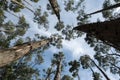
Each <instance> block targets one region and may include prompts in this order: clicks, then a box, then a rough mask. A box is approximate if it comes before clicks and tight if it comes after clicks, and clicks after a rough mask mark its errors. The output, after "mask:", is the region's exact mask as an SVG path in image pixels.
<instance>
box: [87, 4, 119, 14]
mask: <svg viewBox="0 0 120 80" xmlns="http://www.w3.org/2000/svg"><path fill="white" fill-rule="evenodd" d="M117 7H120V3H118V4H115V5H112V6H109V7H107V8H105V9H101V10H98V11H95V12H92V13H90V14H87V15H93V14H96V13H99V12H103V11H106V10H109V9H113V8H117Z"/></svg>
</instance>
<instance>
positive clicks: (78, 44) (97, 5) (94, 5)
mask: <svg viewBox="0 0 120 80" xmlns="http://www.w3.org/2000/svg"><path fill="white" fill-rule="evenodd" d="M77 1H78V0H76V2H77ZM103 1H104V0H86V1H85V5H86V12H87V13H91V12H94V11H96V10H99V9H102V3H103ZM46 3H48V1H47V0H40V2H39V3H38V4H40V5H42V9H43V10H44V9H45V8H46V5H44V4H46ZM58 3H59V4H60V8H63V2H62V1H60V0H58ZM31 4H32V5H34V4H33V3H31ZM33 7H38V6H37V5H35V6H33ZM33 7H31V9H33ZM117 11H119V9H118V10H117ZM21 13H22V14H25V17H26V19H27V22H29V23H30V28H29V30H28V31H27V32H26V34H25V35H24V36H23V37H24V38H25V37H27V36H29V37H31V38H33V37H34V34H36V33H38V34H40V35H46V36H50V34H53V33H55V30H54V29H53V27H54V25H55V24H56V22H57V18H56V16H55V15H52V16H49V17H48V20H49V21H50V22H49V26H50V29H49V30H48V31H46V30H45V29H38V24H36V23H34V22H33V21H32V18H33V17H32V16H33V15H31V14H29V11H28V10H26V9H24V10H22V12H21ZM21 13H19V14H18V15H22V14H21ZM60 14H61V20H62V21H63V22H64V23H65V24H70V25H73V26H77V21H76V17H75V16H76V15H77V14H75V13H72V12H65V11H64V10H63V11H61V13H60ZM8 15H9V14H8ZM9 18H12V16H10V17H9ZM98 18H100V20H103V18H102V15H101V14H100V13H98V14H95V15H93V16H92V18H91V22H96V20H97V19H98ZM13 20H14V19H13ZM14 21H15V20H14ZM84 38H85V35H83V36H82V37H80V38H77V39H74V40H71V41H66V40H63V42H62V44H63V48H62V49H61V50H58V49H55V48H54V47H51V48H50V49H48V50H46V51H45V52H44V59H45V61H46V62H44V63H43V64H42V65H41V68H45V67H46V68H47V67H49V65H50V61H51V59H52V55H53V53H56V52H58V51H63V52H64V53H65V56H67V57H66V60H67V61H70V60H74V59H79V57H80V56H81V55H84V54H89V55H90V57H91V58H93V55H94V54H95V52H94V50H93V48H90V46H89V45H88V44H87V43H86V42H85V40H84ZM14 41H16V39H15V40H13V41H12V42H14ZM48 64H49V65H48ZM37 67H39V66H37ZM95 70H96V69H95ZM67 71H68V69H66V70H65V72H64V73H63V74H67ZM79 74H80V76H82V77H81V80H88V78H89V80H92V77H91V72H90V71H89V70H82V69H80V72H79ZM107 74H108V75H111V74H110V73H109V71H107ZM109 77H110V78H111V80H116V78H115V77H114V76H113V75H112V76H109ZM75 80H77V79H75Z"/></svg>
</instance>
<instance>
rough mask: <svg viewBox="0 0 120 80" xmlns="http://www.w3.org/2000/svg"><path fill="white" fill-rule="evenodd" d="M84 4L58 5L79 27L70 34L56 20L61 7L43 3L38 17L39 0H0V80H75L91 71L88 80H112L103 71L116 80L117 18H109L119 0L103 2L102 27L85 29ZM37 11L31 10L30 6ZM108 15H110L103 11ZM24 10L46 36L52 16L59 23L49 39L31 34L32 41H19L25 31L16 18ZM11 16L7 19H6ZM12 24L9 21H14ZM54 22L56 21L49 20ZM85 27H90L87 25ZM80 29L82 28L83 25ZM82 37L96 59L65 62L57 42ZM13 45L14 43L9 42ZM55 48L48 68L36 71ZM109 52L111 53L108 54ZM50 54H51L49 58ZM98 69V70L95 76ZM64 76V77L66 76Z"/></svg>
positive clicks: (24, 23) (119, 31)
mask: <svg viewBox="0 0 120 80" xmlns="http://www.w3.org/2000/svg"><path fill="white" fill-rule="evenodd" d="M84 1H85V0H79V1H77V2H76V1H74V0H63V3H64V8H62V9H64V11H66V12H73V13H77V16H76V20H77V23H78V25H79V26H77V27H76V28H74V29H76V30H73V27H72V25H69V24H67V25H66V24H65V23H64V20H63V21H62V20H61V16H60V14H62V13H61V12H60V11H61V10H62V9H61V8H60V6H61V5H60V4H59V2H60V1H57V0H48V1H47V2H48V3H47V4H44V5H46V9H45V10H43V11H42V5H39V3H41V0H30V1H28V0H0V36H1V37H0V80H74V78H75V77H77V78H78V80H80V79H81V77H82V76H80V75H79V72H80V70H81V69H82V70H85V69H88V70H90V71H91V74H92V79H93V80H104V79H106V80H112V79H110V77H109V75H107V73H106V71H108V70H109V72H111V74H114V75H119V76H120V65H119V64H120V59H119V58H120V52H119V50H120V38H119V36H120V29H119V26H120V18H118V17H120V14H119V13H114V9H113V8H116V7H118V6H120V3H119V2H120V0H113V1H112V2H114V3H116V4H117V6H115V5H113V6H112V2H111V1H110V0H104V3H103V10H100V11H97V12H102V15H103V18H105V20H107V21H105V22H100V20H99V21H98V22H97V23H92V24H91V23H90V20H89V18H90V16H89V15H91V14H94V13H97V12H94V13H91V14H89V15H87V14H86V12H85V6H86V5H84ZM36 4H37V5H39V7H38V8H36V9H34V10H33V8H34V5H36ZM106 9H110V10H106ZM23 10H27V11H28V13H29V14H31V15H33V16H32V17H33V21H34V23H37V24H38V25H40V26H43V28H45V29H46V30H49V22H50V21H49V19H48V17H49V16H51V15H56V17H57V19H58V22H57V23H56V25H54V27H53V28H54V29H56V33H55V34H51V35H50V36H49V37H48V36H45V35H40V34H35V37H34V38H31V37H30V35H29V37H26V38H23V36H24V34H25V33H26V32H27V31H28V29H29V28H30V23H29V22H27V18H26V17H25V15H22V16H18V14H19V13H22V11H23ZM7 14H9V15H11V16H13V18H12V19H11V18H9V16H8V15H7ZM14 18H15V20H17V21H15V22H14V21H13V19H14ZM53 18H54V19H55V20H57V19H56V18H55V17H53ZM88 23H89V24H88ZM83 24H85V25H83ZM81 31H83V32H86V37H85V41H86V42H87V43H88V44H89V45H90V47H93V49H94V51H95V54H94V56H93V57H94V58H91V57H90V56H89V55H90V54H89V53H88V54H85V55H83V56H80V58H79V60H72V61H69V62H67V61H66V59H65V57H67V56H65V55H64V54H65V53H64V52H63V51H61V50H62V41H63V40H68V41H71V39H75V38H79V37H81V36H82V35H84V34H85V33H83V32H81ZM14 40H15V42H13V41H14ZM11 43H12V45H11ZM50 47H55V49H58V50H59V52H56V53H54V54H53V58H52V59H51V63H50V64H51V65H50V66H49V67H48V68H45V69H40V68H38V67H36V65H37V66H39V67H40V65H41V64H42V63H44V62H46V61H44V58H43V57H44V56H43V54H44V51H45V50H47V49H50ZM113 47H114V48H113ZM49 54H50V53H49ZM66 67H67V68H69V73H70V74H69V75H68V74H64V75H62V72H64V68H66ZM95 69H97V70H95ZM67 73H68V72H67Z"/></svg>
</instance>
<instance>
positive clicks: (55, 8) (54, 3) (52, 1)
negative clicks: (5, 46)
mask: <svg viewBox="0 0 120 80" xmlns="http://www.w3.org/2000/svg"><path fill="white" fill-rule="evenodd" d="M49 2H50V4H51V6H52V8H53V11H54V13H55V15H56V16H57V18H58V20H59V21H60V9H59V5H58V3H57V0H49Z"/></svg>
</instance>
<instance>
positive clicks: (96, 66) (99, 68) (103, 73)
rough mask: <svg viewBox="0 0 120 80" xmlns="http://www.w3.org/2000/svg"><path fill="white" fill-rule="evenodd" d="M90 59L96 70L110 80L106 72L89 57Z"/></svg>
mask: <svg viewBox="0 0 120 80" xmlns="http://www.w3.org/2000/svg"><path fill="white" fill-rule="evenodd" d="M91 61H92V62H93V63H94V64H95V66H96V67H97V68H98V70H99V71H100V72H101V73H102V74H103V75H104V77H105V78H106V80H110V79H109V77H108V76H107V74H106V73H105V72H104V71H103V70H102V69H101V68H100V67H99V66H98V65H97V64H96V63H95V62H94V61H93V60H92V59H91Z"/></svg>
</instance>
